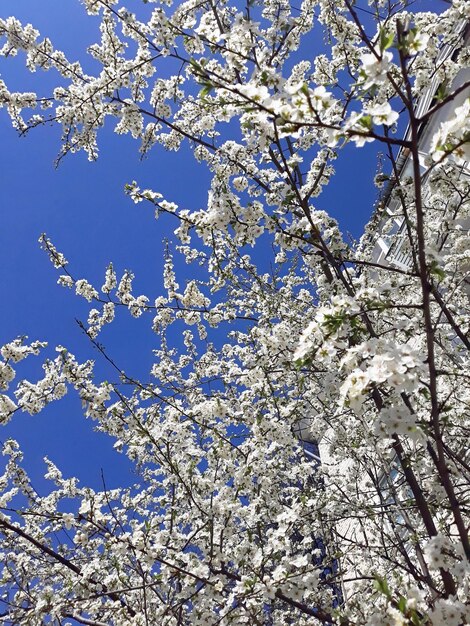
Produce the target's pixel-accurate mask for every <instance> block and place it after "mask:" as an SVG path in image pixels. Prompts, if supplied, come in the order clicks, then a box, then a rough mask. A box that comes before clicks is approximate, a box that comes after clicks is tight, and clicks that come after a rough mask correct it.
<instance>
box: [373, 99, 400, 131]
mask: <svg viewBox="0 0 470 626" xmlns="http://www.w3.org/2000/svg"><path fill="white" fill-rule="evenodd" d="M366 111H367V113H368V114H369V115H370V116H371V117H372V122H373V123H374V124H385V126H391V125H392V124H394V123H395V122H396V121H397V119H398V117H399V116H398V113H397V112H396V111H393V110H392V107H391V106H390V104H389V103H388V102H384V103H383V104H376V105H373V106H370V107H368V108H367V109H366Z"/></svg>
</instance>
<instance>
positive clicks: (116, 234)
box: [0, 0, 377, 488]
mask: <svg viewBox="0 0 470 626" xmlns="http://www.w3.org/2000/svg"><path fill="white" fill-rule="evenodd" d="M135 1H136V0H134V2H135ZM134 2H133V0H129V2H128V7H129V8H131V9H132V8H133V4H134ZM138 4H141V3H140V2H139V3H138ZM11 14H14V15H16V16H17V17H18V18H19V19H21V20H22V21H24V22H31V23H32V24H33V25H34V26H35V27H37V28H38V29H39V30H40V31H41V33H42V34H43V35H48V36H49V37H50V38H51V39H52V41H53V43H54V44H55V46H56V47H57V48H59V49H60V48H62V49H63V50H64V51H65V52H66V53H67V55H68V56H69V58H79V59H83V50H84V48H85V46H86V45H89V44H90V43H92V42H93V41H94V40H95V39H96V37H97V32H98V20H97V19H96V18H90V17H87V16H86V14H85V12H84V10H83V6H82V5H81V4H80V2H79V1H78V0H41V2H38V0H2V3H1V6H0V16H2V17H6V16H8V15H11ZM304 55H305V56H306V57H310V58H311V57H312V55H313V51H311V50H305V51H304ZM23 68H24V59H23V58H20V57H19V58H17V59H7V60H4V59H0V76H1V77H2V78H3V79H4V80H5V82H6V83H7V84H8V85H11V86H12V87H14V88H17V89H19V90H27V89H30V88H31V89H34V88H35V86H37V85H39V84H41V83H42V82H43V81H48V84H54V78H53V75H51V76H49V75H48V74H45V73H44V72H40V73H38V74H37V75H34V76H31V75H30V74H29V73H28V72H26V70H24V69H23ZM59 134H60V131H59V128H56V127H45V128H38V129H36V130H34V131H33V132H32V133H30V134H29V135H28V136H27V137H22V138H19V137H18V136H17V134H16V132H15V131H14V130H13V129H12V128H11V126H10V124H9V119H8V116H7V114H6V112H5V111H3V110H0V137H1V146H2V148H1V151H0V159H1V163H0V194H1V210H2V226H3V227H2V229H1V230H0V263H1V268H2V270H1V286H2V295H3V306H2V307H1V309H0V343H2V344H3V343H5V342H7V341H10V340H12V339H13V338H15V337H16V336H18V335H28V336H29V338H30V339H31V340H34V339H40V340H47V341H49V345H50V353H49V355H50V356H51V357H53V356H54V355H53V352H52V350H53V348H54V346H55V345H58V344H61V345H65V346H66V347H67V348H68V349H69V350H70V351H71V352H73V353H74V354H75V355H76V356H77V358H79V359H83V360H84V359H87V358H93V357H94V356H96V357H97V358H98V355H97V354H94V353H93V350H92V349H91V346H90V344H89V342H88V340H87V339H86V337H84V336H83V335H82V334H81V332H80V330H79V328H78V326H77V324H76V322H75V318H80V319H83V320H86V315H87V311H88V309H89V307H88V305H87V303H86V302H84V301H82V300H81V299H79V298H77V297H76V296H75V295H74V294H73V293H72V292H69V291H67V290H65V289H63V288H61V287H59V286H58V285H57V284H56V280H57V272H56V271H55V270H54V269H53V268H52V265H51V264H50V263H49V261H48V259H47V257H46V255H45V253H44V252H42V251H41V250H40V249H39V246H38V244H37V239H38V237H39V235H40V234H41V232H44V231H45V232H47V234H48V235H49V237H50V238H51V239H52V240H53V242H54V243H55V245H56V246H57V248H58V249H59V250H61V251H63V252H64V254H65V255H66V257H67V258H68V259H69V261H70V270H71V271H72V273H73V274H74V275H75V276H76V277H80V278H81V277H84V278H88V279H89V280H90V281H92V282H94V284H97V285H98V286H99V285H101V283H102V278H103V275H104V270H105V268H106V266H107V264H108V263H109V261H113V262H114V264H115V267H116V269H117V271H118V273H119V272H122V270H123V269H125V268H128V269H130V270H132V271H133V272H134V273H135V274H136V280H135V293H136V294H138V293H142V292H144V293H146V294H147V295H148V296H150V297H151V298H152V297H155V296H157V295H160V293H162V290H163V285H162V276H161V274H162V265H163V252H164V244H163V243H162V240H163V239H164V238H165V237H168V238H170V239H172V238H173V239H174V237H173V236H172V230H173V229H174V228H175V227H176V225H175V224H172V223H170V222H169V221H167V220H164V219H161V220H159V221H158V222H156V221H155V220H154V218H153V214H152V211H151V209H150V207H147V206H145V205H144V204H143V203H142V204H139V205H134V204H133V203H132V202H131V201H130V200H129V199H128V198H127V197H126V196H125V195H124V193H123V188H124V185H125V183H127V182H131V181H132V180H134V179H135V180H136V181H137V182H138V183H139V185H140V186H142V187H151V188H153V189H155V190H156V191H159V192H160V193H163V194H166V196H167V198H168V199H169V200H174V201H176V202H177V203H178V204H179V205H180V206H187V207H188V208H192V209H194V208H199V207H202V206H203V205H204V203H205V199H206V194H207V186H208V181H209V176H208V173H207V171H206V170H205V168H204V166H201V165H198V164H197V163H195V162H194V161H193V160H192V159H191V158H190V157H189V156H188V154H185V153H184V152H181V153H177V154H174V153H168V152H164V151H163V150H161V149H159V148H158V147H157V148H156V149H154V151H153V152H151V154H150V155H149V157H148V158H147V159H145V160H144V161H140V160H139V153H138V144H137V142H134V141H133V140H131V139H129V138H128V137H123V136H117V135H114V134H113V132H112V127H111V126H110V127H109V128H108V129H107V130H105V131H104V132H103V133H102V135H101V143H100V159H99V160H98V162H96V163H89V162H88V161H87V160H86V156H85V155H84V154H79V155H72V156H69V157H67V158H66V159H65V160H64V161H62V163H61V164H60V166H59V168H58V169H55V168H54V159H55V157H56V155H57V152H58V150H59ZM376 150H377V146H375V145H373V146H370V145H369V146H367V147H366V148H364V149H362V150H360V151H359V150H357V149H354V148H348V149H347V150H345V151H344V154H343V155H342V157H341V158H340V159H339V161H338V162H337V164H336V168H337V172H338V173H337V175H336V177H335V178H334V179H333V181H332V183H331V185H330V187H329V188H328V189H327V190H326V191H325V192H324V194H323V195H322V196H321V197H320V198H319V199H317V201H316V206H317V207H318V208H321V209H326V210H329V211H330V212H331V213H332V214H333V215H334V216H335V217H337V218H338V219H339V221H340V224H341V226H342V229H343V232H350V233H352V235H353V236H355V237H359V236H360V234H361V232H362V230H363V227H364V224H365V222H366V221H367V219H368V217H369V216H370V214H371V212H372V208H373V203H374V200H375V198H376V195H377V190H376V189H375V188H374V187H373V184H372V179H373V176H374V173H375V169H376ZM181 269H182V271H184V266H182V267H181ZM179 282H180V284H181V283H184V276H183V275H180V281H179ZM127 318H128V316H126V315H124V316H121V318H120V320H119V321H117V322H115V323H114V324H112V325H111V326H110V327H109V328H108V329H106V330H105V331H104V332H103V333H102V335H101V336H100V341H101V342H102V343H104V344H105V345H106V347H107V349H108V351H109V353H110V354H111V355H112V356H113V358H114V359H115V360H116V362H117V363H118V364H119V365H120V366H121V367H122V368H123V369H125V370H126V372H129V373H130V374H132V375H136V376H139V375H140V376H144V375H145V373H146V372H147V371H148V369H149V367H150V363H151V361H152V353H151V350H152V348H153V347H155V343H152V341H153V340H152V334H151V333H150V332H149V331H148V327H149V320H148V318H146V319H140V320H138V321H137V322H136V321H134V320H130V321H129V320H128V319H127ZM30 359H31V361H30V362H29V364H28V367H27V371H28V375H31V378H32V379H34V376H35V375H37V374H38V367H39V364H40V360H39V358H37V357H30ZM92 430H93V424H92V422H90V421H86V420H85V419H84V417H83V415H82V412H81V408H80V401H79V400H78V398H77V397H76V396H75V395H74V394H73V392H72V393H70V394H69V395H68V397H67V398H66V399H65V400H64V401H61V402H56V403H54V404H52V405H50V407H49V408H48V409H47V410H46V411H44V412H43V413H40V414H39V415H36V416H29V415H23V414H18V415H15V417H14V419H13V420H12V422H11V423H10V424H9V425H8V426H6V427H4V428H3V430H0V439H1V440H2V441H3V440H5V439H6V438H7V437H9V436H13V437H15V438H16V439H18V440H19V441H20V443H21V445H22V447H23V449H24V451H25V455H26V465H27V467H28V468H30V471H31V473H32V475H33V477H34V478H35V480H36V481H37V484H38V485H39V486H40V485H41V482H42V481H41V476H42V474H43V473H44V466H43V463H42V457H43V456H45V455H46V454H47V455H48V456H49V457H50V458H51V460H52V461H54V462H55V463H56V464H57V465H58V466H59V467H60V468H61V469H62V470H63V472H64V475H71V474H75V475H78V476H79V477H80V478H81V480H82V481H83V483H85V484H89V485H91V486H93V487H95V488H100V485H101V478H100V470H101V468H103V470H104V472H105V476H106V480H107V484H108V486H109V487H115V486H117V485H119V484H123V483H128V482H132V476H131V475H130V473H129V465H128V464H127V462H126V459H125V458H124V457H123V456H118V455H116V453H114V452H113V450H112V445H113V441H111V440H110V439H108V438H107V437H106V436H104V435H101V434H94V433H93V432H92Z"/></svg>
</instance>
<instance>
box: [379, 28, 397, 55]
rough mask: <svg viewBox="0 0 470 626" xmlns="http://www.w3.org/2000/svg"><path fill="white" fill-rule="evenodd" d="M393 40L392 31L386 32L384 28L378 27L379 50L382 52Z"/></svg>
mask: <svg viewBox="0 0 470 626" xmlns="http://www.w3.org/2000/svg"><path fill="white" fill-rule="evenodd" d="M394 40H395V35H394V33H393V32H392V31H389V32H387V31H386V30H385V29H384V28H381V29H380V50H381V51H382V52H383V51H384V50H387V49H388V48H390V47H391V46H393V42H394Z"/></svg>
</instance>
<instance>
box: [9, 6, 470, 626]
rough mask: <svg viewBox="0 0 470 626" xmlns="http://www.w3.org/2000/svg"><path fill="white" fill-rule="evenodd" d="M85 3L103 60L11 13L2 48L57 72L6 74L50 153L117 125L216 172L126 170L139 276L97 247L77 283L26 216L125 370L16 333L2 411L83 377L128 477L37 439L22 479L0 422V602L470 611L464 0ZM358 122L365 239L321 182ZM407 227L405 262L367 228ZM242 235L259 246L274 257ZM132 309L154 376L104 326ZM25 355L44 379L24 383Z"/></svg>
mask: <svg viewBox="0 0 470 626" xmlns="http://www.w3.org/2000/svg"><path fill="white" fill-rule="evenodd" d="M83 4H84V10H86V11H87V12H88V13H89V14H91V15H95V16H96V19H98V20H100V31H101V40H100V41H99V42H97V43H95V44H94V45H92V46H90V47H89V49H88V54H90V55H91V56H92V57H93V59H94V64H92V65H91V66H90V67H96V68H98V69H97V71H96V72H95V73H93V74H91V73H88V72H85V71H84V69H83V68H82V65H81V64H80V62H78V61H71V60H69V59H68V58H67V57H66V56H65V54H63V53H62V52H61V51H59V50H56V49H55V48H54V45H53V43H52V42H51V41H50V40H49V39H47V38H45V39H42V38H41V35H40V34H39V33H38V32H37V31H36V30H35V28H34V27H33V26H31V25H30V24H21V23H20V22H19V21H18V20H17V19H15V18H14V17H11V18H8V19H0V46H2V47H1V48H0V54H1V55H3V56H5V57H7V56H12V55H16V54H19V55H22V56H23V57H24V58H25V60H26V64H27V67H28V68H29V69H30V70H31V71H33V72H34V71H36V70H38V69H42V70H48V71H51V72H55V75H56V76H57V86H56V87H55V89H54V90H53V92H52V93H37V94H36V93H29V92H27V93H22V92H11V91H10V90H9V88H8V85H6V84H5V83H4V82H3V81H1V80H0V106H3V107H5V108H6V109H7V110H8V113H9V115H10V117H11V120H12V123H13V124H14V126H15V127H16V128H17V129H18V131H19V132H20V133H26V132H27V131H29V130H30V129H32V128H33V127H36V126H38V125H42V124H44V123H45V122H48V121H53V122H56V123H58V124H60V125H61V127H62V146H61V151H60V155H59V158H62V157H64V156H65V155H67V154H69V153H73V152H77V151H80V150H84V151H86V153H87V154H88V156H89V158H90V159H91V160H94V159H96V158H97V157H98V140H99V131H100V129H101V128H102V127H103V126H104V125H105V124H114V125H115V132H116V133H121V134H124V133H129V134H131V135H132V136H133V137H134V138H135V139H137V140H138V141H139V143H140V150H141V152H142V154H145V153H146V152H147V151H149V150H151V149H157V150H158V149H161V147H163V148H165V149H167V150H178V149H180V148H181V147H182V146H185V147H186V148H188V147H189V149H190V150H192V151H193V153H194V157H195V159H197V160H198V161H200V162H203V163H205V164H206V165H207V167H208V168H209V170H210V172H211V183H210V189H209V190H208V200H207V206H205V207H204V208H202V209H201V208H199V209H198V208H196V207H179V206H177V205H176V204H175V203H174V202H173V200H172V199H171V198H164V197H163V196H162V195H161V194H160V193H159V192H158V191H155V190H152V189H142V188H141V187H140V186H139V184H138V182H132V183H131V182H130V183H129V185H128V186H127V193H128V194H129V196H130V197H131V198H132V199H133V200H134V202H136V203H139V202H145V203H147V204H149V205H151V206H152V207H153V209H154V211H155V217H156V218H161V219H166V220H173V221H174V223H175V227H176V231H175V232H176V235H177V237H178V239H179V246H178V247H177V249H175V250H169V251H168V253H167V256H166V263H165V270H164V289H165V291H164V292H162V293H159V294H148V295H139V294H136V293H135V292H134V290H133V285H132V281H133V278H134V277H133V274H132V273H131V272H130V271H126V272H125V273H124V274H123V275H117V274H116V272H115V270H114V268H113V265H112V263H110V264H109V266H108V267H107V268H103V273H104V279H103V284H102V285H99V284H98V285H92V284H90V283H89V282H88V281H87V280H85V279H83V278H80V275H79V274H75V272H76V271H78V272H79V269H76V268H71V267H70V266H69V264H68V263H67V260H66V257H65V256H64V254H62V253H61V252H59V250H58V249H57V248H56V247H55V245H57V246H59V247H60V244H59V243H58V242H52V241H50V239H49V238H48V237H47V235H42V236H41V239H40V242H41V245H42V247H43V248H44V250H45V252H46V253H47V254H48V255H49V257H50V260H51V262H52V264H53V266H54V267H55V268H56V269H57V270H58V272H59V278H58V282H59V284H60V285H62V286H64V287H66V288H70V289H73V290H75V292H76V294H77V295H78V296H80V297H82V298H84V299H85V300H87V301H88V302H89V303H90V310H89V317H88V321H87V323H86V324H84V325H83V328H84V330H85V331H86V334H87V336H88V338H89V341H90V342H92V343H93V344H94V346H95V347H97V348H98V350H99V351H100V354H101V357H102V358H103V359H107V360H108V363H109V364H110V365H111V367H112V368H114V371H115V374H116V376H115V380H114V381H100V380H97V376H96V375H95V374H94V363H93V362H92V361H85V362H81V361H80V360H77V359H76V358H75V357H74V356H73V355H72V354H71V353H70V352H69V351H68V350H67V348H66V347H62V346H59V347H57V348H56V352H55V353H50V352H48V350H49V349H48V348H47V345H46V344H45V343H43V342H40V341H35V342H32V343H28V341H27V340H26V339H24V338H23V339H13V340H12V341H10V342H9V343H7V344H5V345H4V346H3V348H2V349H1V355H2V359H3V360H2V362H1V363H0V389H1V392H2V393H1V395H0V416H1V421H2V422H3V423H6V422H7V421H9V420H11V419H15V413H16V412H17V411H25V412H27V413H30V414H36V413H39V412H40V411H42V410H43V409H45V407H46V406H47V405H48V404H49V403H50V402H52V401H55V400H58V399H60V398H61V397H63V396H64V395H65V394H66V393H68V392H70V391H74V392H75V393H77V394H78V395H79V396H80V398H81V400H82V403H83V410H84V414H85V416H86V417H88V418H91V419H92V420H94V421H95V424H96V427H97V429H99V430H101V431H103V432H105V433H107V434H108V435H109V436H110V437H111V438H112V439H113V441H114V442H115V443H114V447H115V448H116V453H117V454H118V453H122V454H126V455H127V456H128V457H129V459H130V460H131V461H132V463H133V464H134V465H135V471H136V484H135V485H134V486H133V487H132V488H126V489H112V490H110V489H106V487H105V486H104V487H103V490H101V491H94V490H93V489H91V488H88V487H86V486H80V485H79V483H78V481H77V479H75V478H64V477H63V475H62V474H61V471H60V468H58V467H56V466H55V465H54V464H53V463H52V462H51V461H49V460H46V463H47V473H46V478H47V479H48V480H49V481H50V490H49V492H48V493H46V494H39V493H37V492H36V491H35V490H34V488H33V487H32V485H31V482H30V479H29V478H28V475H27V473H26V471H25V470H24V467H23V457H22V453H21V450H20V449H19V446H18V444H17V443H16V442H15V441H13V440H9V441H7V442H6V443H5V445H4V448H3V454H4V456H5V458H6V463H5V469H4V473H3V475H2V476H1V479H0V483H1V495H0V532H1V534H2V544H1V554H2V556H1V559H2V579H1V588H2V596H1V603H2V621H3V622H4V623H14V624H30V625H37V624H42V623H53V624H63V625H65V624H72V623H83V624H90V625H103V624H107V625H115V626H118V625H119V626H124V625H126V626H127V625H131V624H133V625H135V626H143V625H150V624H152V625H157V624H159V625H160V624H161V625H162V626H176V625H193V626H198V625H201V626H202V625H206V624H207V625H216V624H220V625H229V624H232V625H242V624H249V625H254V624H258V625H260V624H266V625H268V624H269V625H272V626H274V625H278V626H281V625H285V624H296V626H302V625H305V626H307V625H311V624H317V623H324V624H330V623H338V624H351V625H353V624H354V625H356V624H357V625H368V626H376V625H377V626H378V625H382V624H396V625H397V626H398V625H405V624H406V625H408V624H409V625H411V624H412V625H414V626H419V625H423V626H425V625H427V626H431V625H432V626H440V625H443V624H446V626H458V625H460V624H467V623H470V612H469V610H468V605H467V602H468V594H469V583H470V576H469V575H470V570H469V558H470V544H469V539H468V525H469V510H470V500H469V494H470V490H469V486H470V485H469V479H470V460H469V457H468V435H469V432H470V430H469V429H470V423H469V410H470V384H469V367H468V366H469V360H468V351H469V349H470V335H469V330H470V329H469V317H468V310H469V292H470V289H469V282H468V270H469V267H470V251H469V250H470V247H469V243H470V239H469V235H468V224H469V220H470V216H469V215H468V212H469V192H470V189H469V177H468V167H467V165H466V164H467V162H468V160H469V157H470V143H469V137H470V114H469V110H470V109H469V107H470V99H469V98H468V88H469V83H468V82H465V73H462V72H464V68H465V67H467V66H468V61H469V52H468V48H466V46H465V41H466V32H467V31H466V25H467V23H468V18H469V17H470V12H469V5H468V4H467V2H465V1H464V0H454V1H453V2H452V3H450V4H448V5H447V4H446V5H444V6H443V7H439V8H440V10H441V12H440V14H439V15H437V14H436V13H434V12H432V11H425V12H419V11H418V10H416V7H414V6H408V3H407V2H396V3H388V2H383V1H382V0H374V1H372V0H371V1H370V2H369V3H368V4H366V3H365V2H364V3H356V2H351V1H350V0H303V2H301V3H299V5H298V6H294V5H291V4H290V2H287V1H285V0H267V1H265V2H259V1H258V0H250V1H249V2H247V3H246V4H244V3H242V2H235V1H229V0H220V1H217V2H216V1H213V0H202V1H200V0H197V1H196V0H187V1H185V2H177V3H176V4H175V5H172V2H171V0H167V1H163V0H161V1H160V0H146V1H145V0H144V1H143V2H140V1H138V0H129V1H128V6H123V5H122V3H121V2H120V0H84V2H83ZM312 29H314V31H315V37H317V39H318V42H319V41H320V39H322V38H323V40H322V41H323V43H322V44H321V45H320V43H318V42H317V43H315V44H313V43H312V41H313V39H312V34H311V33H312ZM314 55H316V56H314ZM5 62H6V61H5ZM462 76H464V78H463V79H462ZM467 77H468V74H467ZM429 90H431V93H430V94H429ZM466 97H467V99H465V98H466ZM423 101H427V105H426V106H425V107H423V106H421V105H420V103H422V102H423ZM436 119H437V120H438V123H437V125H436V124H435V128H433V126H432V124H433V121H435V120H436ZM398 124H400V125H401V126H400V127H401V128H403V129H404V128H406V127H407V126H408V130H407V131H406V134H403V135H402V134H401V133H397V132H396V130H397V125H398ZM430 128H431V129H432V132H431V131H429V129H430ZM428 131H429V132H431V136H430V137H429V139H427V140H426V142H427V143H426V146H424V147H423V141H424V139H423V138H424V137H425V135H426V133H427V132H428ZM374 141H375V142H377V143H378V144H380V145H381V149H382V151H383V152H384V153H385V154H386V156H387V159H388V166H387V167H386V168H385V170H384V173H380V174H379V175H378V176H377V177H376V183H377V184H378V185H382V184H383V183H384V182H386V187H385V191H384V196H383V201H382V203H381V204H379V206H378V207H377V208H376V210H375V212H373V210H372V207H371V214H372V213H373V217H372V220H371V223H370V225H369V226H368V228H367V230H366V233H365V234H364V236H363V238H362V240H361V241H360V243H359V244H358V245H357V246H353V245H352V244H351V243H349V242H347V241H346V240H345V239H344V238H343V235H342V233H341V231H340V229H339V227H338V224H337V223H336V221H335V220H334V219H333V218H332V217H331V216H330V215H329V214H328V213H326V212H325V211H322V210H319V209H317V208H316V207H315V199H316V198H317V197H318V196H319V195H320V194H321V192H322V188H323V187H324V186H325V185H327V184H328V182H329V180H330V178H331V177H332V175H333V173H334V169H333V163H334V160H335V159H336V158H337V156H338V155H340V154H341V150H342V148H343V146H344V145H345V144H353V145H355V146H357V148H358V149H360V148H361V146H363V145H364V144H365V143H368V142H374ZM404 163H406V164H407V166H406V167H404ZM371 179H372V176H371ZM391 207H392V208H391ZM397 224H400V228H401V230H400V237H401V239H400V242H401V244H402V245H403V246H404V248H403V249H404V250H406V254H407V259H408V260H407V262H406V263H402V264H398V263H394V262H393V259H388V260H384V259H382V260H381V261H380V262H376V257H375V256H374V254H375V252H374V250H375V246H376V243H375V241H376V234H377V232H380V233H381V235H383V237H388V238H389V240H390V241H391V242H392V245H393V242H394V241H396V240H397V239H396V237H398V235H397V234H396V233H395V231H396V228H397ZM394 238H395V239H394ZM250 246H251V247H253V246H256V248H255V249H258V248H259V247H262V248H263V250H265V251H266V254H270V253H271V251H272V250H274V254H273V258H272V265H271V266H272V271H271V272H270V273H260V272H259V271H258V270H257V268H256V264H255V262H254V260H253V258H252V251H251V250H252V248H251V247H250ZM176 254H181V255H184V257H185V259H186V261H187V262H188V267H189V268H190V269H189V270H188V276H189V278H188V277H179V276H177V272H176V270H175V263H174V255H176ZM374 259H375V260H374ZM191 267H194V268H195V271H194V272H193V274H192V275H191ZM196 270H197V271H196ZM185 278H187V280H186V284H185V286H181V285H180V284H179V283H178V281H180V282H181V280H182V279H185ZM126 309H127V310H128V312H129V313H130V315H131V316H133V317H140V316H145V317H147V318H148V320H149V323H150V325H151V327H152V330H153V331H154V333H155V337H156V339H155V341H156V342H157V345H158V347H157V349H156V350H155V359H154V364H153V366H152V369H151V372H150V378H149V379H148V380H145V381H140V380H137V379H136V378H135V377H133V375H132V372H130V371H126V372H124V371H122V369H121V368H120V366H119V364H118V363H115V362H114V361H112V359H111V357H110V356H109V355H108V354H107V352H106V347H105V346H102V345H101V344H100V343H98V338H99V334H100V331H101V330H102V328H103V327H104V326H105V325H107V324H110V323H112V322H113V320H114V318H115V315H118V314H120V315H125V314H126V311H125V310H126ZM20 331H21V329H19V332H20ZM175 333H179V334H182V336H183V339H184V349H183V350H176V349H175V347H174V342H173V337H174V334H175ZM221 338H222V339H221ZM38 354H42V355H48V357H47V358H46V359H45V361H44V366H43V368H44V376H43V377H42V378H41V379H40V380H37V381H34V382H32V381H29V380H26V379H23V378H22V374H21V367H22V365H21V361H23V359H25V358H31V355H38ZM17 376H18V378H16V377H17ZM312 442H316V443H315V444H313V443H312ZM317 444H318V448H317ZM306 448H308V449H309V450H310V452H311V450H312V448H313V449H314V450H315V451H316V452H315V455H314V460H313V461H312V455H311V454H310V455H309V454H308V451H307V449H306ZM318 451H319V453H320V457H321V462H319V460H318Z"/></svg>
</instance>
